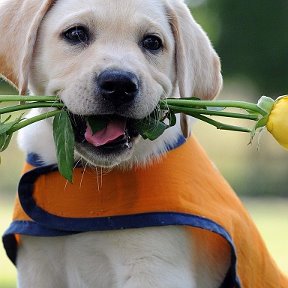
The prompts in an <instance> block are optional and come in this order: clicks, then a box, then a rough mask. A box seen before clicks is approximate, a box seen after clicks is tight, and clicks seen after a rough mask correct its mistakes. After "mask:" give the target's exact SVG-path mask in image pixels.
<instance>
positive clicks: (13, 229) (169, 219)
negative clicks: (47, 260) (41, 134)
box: [3, 212, 241, 288]
mask: <svg viewBox="0 0 288 288" xmlns="http://www.w3.org/2000/svg"><path fill="white" fill-rule="evenodd" d="M46 214H47V215H46V216H44V217H41V216H43V215H40V217H39V218H40V220H41V221H40V223H36V222H27V221H15V222H13V223H12V224H11V226H10V227H9V229H8V230H7V231H6V232H5V234H4V236H3V243H4V246H5V249H6V251H7V255H8V256H9V258H10V259H11V261H12V262H13V263H15V261H16V254H15V251H17V243H16V240H15V239H14V241H13V235H14V234H22V235H30V236H42V237H44V236H45V237H54V236H65V235H71V234H76V233H80V232H84V231H85V232H88V231H106V230H119V229H131V228H144V227H156V226H170V225H185V226H191V227H194V228H200V229H205V230H208V231H210V232H214V233H216V234H218V235H220V236H222V237H223V238H224V239H226V240H227V241H228V243H229V245H230V247H231V266H230V269H229V272H228V273H227V276H226V278H225V280H224V282H223V284H222V286H221V287H223V288H235V287H236V288H240V287H241V285H240V281H239V278H238V276H237V274H236V254H235V247H234V244H233V241H232V239H231V237H230V235H229V234H228V233H227V232H226V230H224V229H223V228H222V227H221V226H219V225H218V224H217V223H215V222H213V221H211V220H209V219H206V218H202V217H199V216H196V215H189V214H182V213H168V212H163V213H162V212H157V213H144V214H137V215H125V216H113V217H103V218H94V219H76V218H73V219H66V218H63V219H60V218H61V217H58V216H55V215H51V214H49V213H46ZM38 216H39V215H38ZM61 220H62V221H61ZM83 220H84V221H83ZM42 221H48V222H50V221H59V222H58V223H54V224H56V225H53V226H54V227H53V228H49V227H46V226H44V225H43V223H41V222H42ZM63 221H64V222H65V223H64V222H63ZM61 222H63V223H61ZM45 224H47V223H45ZM48 224H49V223H48ZM50 224H51V223H50ZM64 224H65V226H62V225H64ZM75 224H76V226H74V225H75ZM91 224H92V225H91ZM63 228H64V229H63ZM68 228H69V229H70V231H68V230H69V229H68ZM71 228H72V229H71ZM59 229H60V230H59ZM14 238H15V237H14Z"/></svg>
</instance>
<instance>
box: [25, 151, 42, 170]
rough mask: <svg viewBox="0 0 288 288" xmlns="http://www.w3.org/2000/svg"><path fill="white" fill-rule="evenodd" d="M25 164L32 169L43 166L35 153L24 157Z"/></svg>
mask: <svg viewBox="0 0 288 288" xmlns="http://www.w3.org/2000/svg"><path fill="white" fill-rule="evenodd" d="M26 162H27V163H28V164H30V165H32V166H34V167H41V166H44V165H45V162H44V161H43V160H42V158H41V157H40V156H39V155H38V154H36V153H29V154H28V155H27V157H26Z"/></svg>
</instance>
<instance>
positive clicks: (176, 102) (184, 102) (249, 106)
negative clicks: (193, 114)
mask: <svg viewBox="0 0 288 288" xmlns="http://www.w3.org/2000/svg"><path fill="white" fill-rule="evenodd" d="M169 105H173V106H182V107H191V108H192V107H195V108H197V107H224V108H226V107H229V108H240V109H244V110H250V111H254V112H256V113H259V114H261V115H263V116H264V115H266V114H267V113H266V112H265V111H264V110H262V109H261V108H260V107H258V106H257V104H254V103H248V102H244V101H226V100H218V101H209V100H191V99H189V98H187V99H184V98H181V99H179V98H178V99H172V98H167V99H164V100H161V101H160V107H161V108H162V109H167V106H168V107H169Z"/></svg>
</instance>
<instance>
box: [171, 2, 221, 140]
mask: <svg viewBox="0 0 288 288" xmlns="http://www.w3.org/2000/svg"><path fill="white" fill-rule="evenodd" d="M167 13H168V19H169V21H170V25H171V28H172V31H173V34H174V39H175V45H176V73H177V81H178V86H179V92H180V97H183V98H184V97H197V98H200V99H213V98H214V97H216V95H217V94H218V93H219V91H220V89H221V87H222V76H221V65H220V60H219V57H218V55H217V54H216V52H215V50H214V49H213V47H212V45H211V42H210V40H209V39H208V37H207V35H206V33H205V32H204V31H203V30H202V28H201V27H200V26H199V25H198V24H197V23H196V22H195V20H194V19H193V17H192V16H191V14H190V11H189V9H188V7H187V6H186V5H185V4H184V2H183V1H182V0H167ZM181 128H182V131H183V134H184V135H185V136H187V137H188V136H189V134H190V129H189V119H188V118H187V117H185V116H184V115H181Z"/></svg>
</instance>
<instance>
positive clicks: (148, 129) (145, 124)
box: [135, 117, 170, 141]
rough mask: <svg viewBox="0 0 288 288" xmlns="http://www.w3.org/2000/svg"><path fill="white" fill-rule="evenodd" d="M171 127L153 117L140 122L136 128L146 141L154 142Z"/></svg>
mask: <svg viewBox="0 0 288 288" xmlns="http://www.w3.org/2000/svg"><path fill="white" fill-rule="evenodd" d="M169 127H170V126H169V125H166V124H165V123H163V122H162V121H160V120H156V119H154V118H152V117H149V118H148V117H147V118H145V119H142V120H141V121H138V122H137V123H136V127H135V128H136V130H137V131H138V132H139V133H140V135H141V136H142V137H143V138H144V139H149V140H151V141H153V140H155V139H157V138H158V137H159V136H161V135H162V134H163V133H164V131H165V130H166V129H167V128H169Z"/></svg>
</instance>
